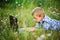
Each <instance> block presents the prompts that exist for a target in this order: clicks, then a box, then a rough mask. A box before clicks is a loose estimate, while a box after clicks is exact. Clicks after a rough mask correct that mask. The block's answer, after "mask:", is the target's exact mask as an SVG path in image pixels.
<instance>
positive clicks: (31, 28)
mask: <svg viewBox="0 0 60 40" xmlns="http://www.w3.org/2000/svg"><path fill="white" fill-rule="evenodd" d="M35 30H36V28H35V27H30V28H27V31H31V32H33V31H35Z"/></svg>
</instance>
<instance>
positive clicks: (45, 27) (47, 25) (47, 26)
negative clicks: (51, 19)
mask: <svg viewBox="0 0 60 40" xmlns="http://www.w3.org/2000/svg"><path fill="white" fill-rule="evenodd" d="M50 27H51V24H50V23H48V22H44V24H43V29H44V30H48V29H49V28H50Z"/></svg>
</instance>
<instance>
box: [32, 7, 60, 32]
mask: <svg viewBox="0 0 60 40" xmlns="http://www.w3.org/2000/svg"><path fill="white" fill-rule="evenodd" d="M32 16H33V18H34V21H35V22H36V27H37V28H40V24H42V26H43V29H44V30H48V29H50V30H60V21H58V20H55V19H51V18H49V17H48V16H47V15H45V14H44V11H43V10H42V8H40V7H36V8H35V9H33V11H32ZM32 29H33V30H32V31H34V30H35V28H32Z"/></svg>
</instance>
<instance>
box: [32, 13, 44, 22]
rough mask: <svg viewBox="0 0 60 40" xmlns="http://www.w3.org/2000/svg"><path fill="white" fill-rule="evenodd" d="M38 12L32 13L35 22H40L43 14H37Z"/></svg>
mask: <svg viewBox="0 0 60 40" xmlns="http://www.w3.org/2000/svg"><path fill="white" fill-rule="evenodd" d="M39 13H40V12H35V13H34V14H33V18H34V21H35V22H36V23H37V22H41V21H42V19H43V17H44V16H43V15H42V14H39Z"/></svg>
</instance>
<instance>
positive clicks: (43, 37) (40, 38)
mask: <svg viewBox="0 0 60 40" xmlns="http://www.w3.org/2000/svg"><path fill="white" fill-rule="evenodd" d="M44 39H45V35H44V34H42V35H41V36H40V37H38V38H37V40H44Z"/></svg>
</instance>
